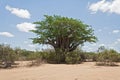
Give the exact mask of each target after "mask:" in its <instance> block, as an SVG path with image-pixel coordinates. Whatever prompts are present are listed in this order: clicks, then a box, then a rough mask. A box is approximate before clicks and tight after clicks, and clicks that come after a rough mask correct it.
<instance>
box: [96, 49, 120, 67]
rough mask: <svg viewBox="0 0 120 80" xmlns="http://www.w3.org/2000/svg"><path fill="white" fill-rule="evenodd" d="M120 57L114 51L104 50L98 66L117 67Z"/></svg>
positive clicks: (100, 55) (100, 54)
mask: <svg viewBox="0 0 120 80" xmlns="http://www.w3.org/2000/svg"><path fill="white" fill-rule="evenodd" d="M119 60H120V56H119V55H118V53H117V52H116V51H114V50H104V51H103V52H100V53H99V54H98V58H97V63H96V64H97V65H105V66H115V65H116V62H118V61H119Z"/></svg>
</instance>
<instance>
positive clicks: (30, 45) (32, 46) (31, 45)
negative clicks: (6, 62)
mask: <svg viewBox="0 0 120 80" xmlns="http://www.w3.org/2000/svg"><path fill="white" fill-rule="evenodd" d="M28 46H29V47H30V48H35V47H36V45H33V44H28Z"/></svg>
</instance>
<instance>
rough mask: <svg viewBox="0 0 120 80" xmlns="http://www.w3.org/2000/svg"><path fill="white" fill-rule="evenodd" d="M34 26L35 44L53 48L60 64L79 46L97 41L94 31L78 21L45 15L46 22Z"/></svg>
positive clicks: (39, 22)
mask: <svg viewBox="0 0 120 80" xmlns="http://www.w3.org/2000/svg"><path fill="white" fill-rule="evenodd" d="M34 24H36V30H32V32H33V33H35V34H36V35H37V37H36V38H32V40H33V43H35V44H36V43H38V44H47V45H51V46H53V47H54V49H55V51H56V54H57V57H58V59H57V60H58V62H60V61H61V60H62V59H60V58H64V57H65V54H66V53H67V52H72V51H74V50H75V49H76V48H77V47H78V46H79V45H83V44H84V43H85V42H96V40H97V38H96V37H95V36H94V33H93V29H92V28H91V27H90V26H89V25H87V24H84V23H83V22H82V21H80V20H77V19H73V18H68V17H61V16H56V15H54V16H48V15H45V19H44V20H42V21H38V22H34ZM61 56H62V57H61ZM64 59H65V58H64ZM64 61H65V60H64Z"/></svg>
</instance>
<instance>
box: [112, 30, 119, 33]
mask: <svg viewBox="0 0 120 80" xmlns="http://www.w3.org/2000/svg"><path fill="white" fill-rule="evenodd" d="M112 32H113V33H119V32H120V30H113V31H112Z"/></svg>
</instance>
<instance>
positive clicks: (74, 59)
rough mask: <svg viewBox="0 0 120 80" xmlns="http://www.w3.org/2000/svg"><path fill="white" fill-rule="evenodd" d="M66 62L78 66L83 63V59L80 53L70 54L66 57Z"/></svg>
mask: <svg viewBox="0 0 120 80" xmlns="http://www.w3.org/2000/svg"><path fill="white" fill-rule="evenodd" d="M65 61H66V63H68V64H76V63H80V62H81V57H80V54H79V53H78V52H68V53H67V54H66V57H65Z"/></svg>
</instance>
